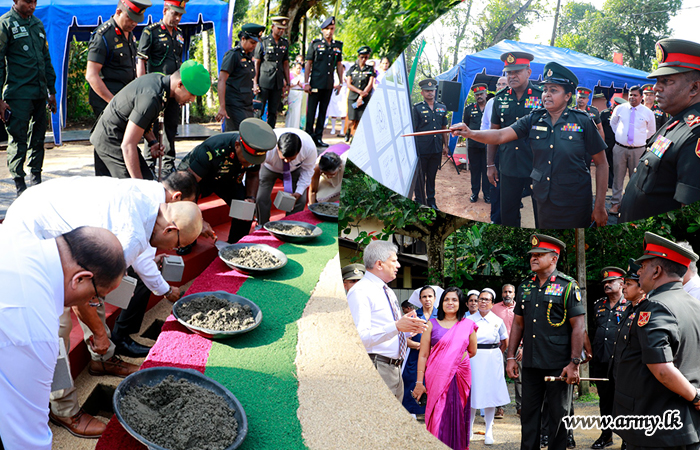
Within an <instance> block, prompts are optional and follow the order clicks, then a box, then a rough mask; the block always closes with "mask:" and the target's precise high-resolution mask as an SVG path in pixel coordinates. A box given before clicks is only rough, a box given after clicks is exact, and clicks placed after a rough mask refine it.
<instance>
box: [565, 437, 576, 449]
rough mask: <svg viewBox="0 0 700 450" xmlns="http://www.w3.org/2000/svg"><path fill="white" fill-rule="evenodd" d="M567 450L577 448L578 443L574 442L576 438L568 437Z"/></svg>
mask: <svg viewBox="0 0 700 450" xmlns="http://www.w3.org/2000/svg"><path fill="white" fill-rule="evenodd" d="M566 448H576V441H574V436H573V435H571V434H569V435H567V436H566Z"/></svg>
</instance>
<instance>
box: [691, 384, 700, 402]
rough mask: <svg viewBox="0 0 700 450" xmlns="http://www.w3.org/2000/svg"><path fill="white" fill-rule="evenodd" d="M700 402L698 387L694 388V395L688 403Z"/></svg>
mask: <svg viewBox="0 0 700 450" xmlns="http://www.w3.org/2000/svg"><path fill="white" fill-rule="evenodd" d="M697 402H700V389H697V388H696V389H695V397H694V398H693V399H692V400H691V401H690V403H692V404H695V403H697Z"/></svg>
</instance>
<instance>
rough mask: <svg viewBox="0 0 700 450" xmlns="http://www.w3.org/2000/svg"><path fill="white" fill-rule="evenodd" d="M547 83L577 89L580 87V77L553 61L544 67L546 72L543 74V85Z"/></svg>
mask: <svg viewBox="0 0 700 450" xmlns="http://www.w3.org/2000/svg"><path fill="white" fill-rule="evenodd" d="M546 83H553V84H560V85H562V86H571V87H575V86H576V85H578V77H576V75H574V73H573V72H572V71H570V70H569V69H567V68H566V67H564V66H562V65H561V64H559V63H558V62H554V61H552V62H548V63H547V64H545V65H544V71H543V72H542V82H541V84H546Z"/></svg>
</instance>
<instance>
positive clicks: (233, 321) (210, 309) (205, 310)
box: [177, 295, 255, 331]
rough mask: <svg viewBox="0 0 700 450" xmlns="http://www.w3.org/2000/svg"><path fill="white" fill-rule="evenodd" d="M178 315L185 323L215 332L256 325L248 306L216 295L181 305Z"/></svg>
mask: <svg viewBox="0 0 700 450" xmlns="http://www.w3.org/2000/svg"><path fill="white" fill-rule="evenodd" d="M177 314H178V315H179V316H180V318H182V320H184V321H185V322H187V323H189V324H190V325H193V326H195V327H199V328H206V329H207V330H215V331H238V330H244V329H246V328H249V327H251V326H253V325H254V324H255V318H254V317H253V311H252V310H251V309H250V306H248V305H242V304H240V303H231V302H229V301H226V300H224V299H221V298H218V297H216V296H215V295H206V296H204V297H199V298H195V299H194V300H192V301H190V302H187V303H184V304H182V305H180V306H179V307H178V309H177Z"/></svg>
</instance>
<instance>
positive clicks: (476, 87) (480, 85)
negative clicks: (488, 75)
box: [472, 83, 489, 94]
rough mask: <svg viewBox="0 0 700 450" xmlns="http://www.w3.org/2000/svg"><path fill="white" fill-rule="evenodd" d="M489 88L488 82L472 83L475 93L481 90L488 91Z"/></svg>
mask: <svg viewBox="0 0 700 450" xmlns="http://www.w3.org/2000/svg"><path fill="white" fill-rule="evenodd" d="M488 89H489V86H488V85H487V84H486V83H476V84H472V91H474V93H475V94H478V93H479V92H486V91H487V90H488Z"/></svg>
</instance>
